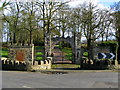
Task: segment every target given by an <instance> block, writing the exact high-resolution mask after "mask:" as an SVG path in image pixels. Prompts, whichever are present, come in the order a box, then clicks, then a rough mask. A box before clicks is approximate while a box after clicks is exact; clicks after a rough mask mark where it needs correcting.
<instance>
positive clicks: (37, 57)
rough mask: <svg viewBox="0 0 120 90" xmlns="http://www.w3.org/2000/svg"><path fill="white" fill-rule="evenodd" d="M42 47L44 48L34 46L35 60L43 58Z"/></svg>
mask: <svg viewBox="0 0 120 90" xmlns="http://www.w3.org/2000/svg"><path fill="white" fill-rule="evenodd" d="M43 49H44V46H35V51H36V53H35V56H36V60H37V61H38V60H43V52H42V51H43Z"/></svg>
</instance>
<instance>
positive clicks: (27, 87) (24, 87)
mask: <svg viewBox="0 0 120 90" xmlns="http://www.w3.org/2000/svg"><path fill="white" fill-rule="evenodd" d="M22 87H23V88H32V87H28V86H22Z"/></svg>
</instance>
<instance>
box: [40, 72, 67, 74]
mask: <svg viewBox="0 0 120 90" xmlns="http://www.w3.org/2000/svg"><path fill="white" fill-rule="evenodd" d="M41 73H44V74H67V73H68V72H62V71H42V72H41Z"/></svg>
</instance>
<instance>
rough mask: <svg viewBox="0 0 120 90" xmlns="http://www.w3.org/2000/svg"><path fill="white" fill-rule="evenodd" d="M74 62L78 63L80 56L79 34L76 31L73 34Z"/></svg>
mask: <svg viewBox="0 0 120 90" xmlns="http://www.w3.org/2000/svg"><path fill="white" fill-rule="evenodd" d="M75 47H76V48H75V63H76V64H80V56H81V34H80V33H76V35H75Z"/></svg>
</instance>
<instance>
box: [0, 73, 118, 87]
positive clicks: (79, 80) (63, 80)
mask: <svg viewBox="0 0 120 90" xmlns="http://www.w3.org/2000/svg"><path fill="white" fill-rule="evenodd" d="M2 87H3V88H118V73H117V72H74V73H73V72H71V73H68V74H44V73H40V72H17V71H3V73H2Z"/></svg>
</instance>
